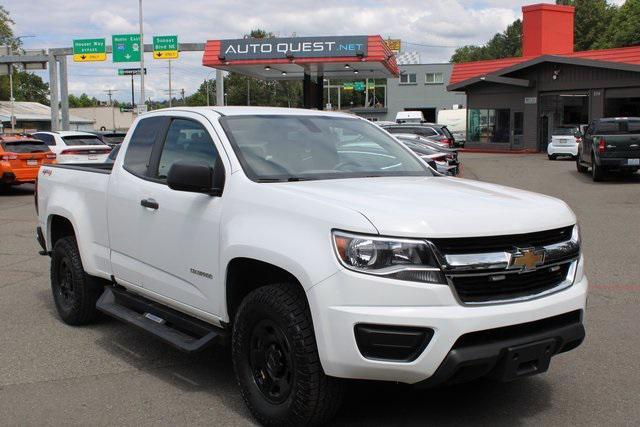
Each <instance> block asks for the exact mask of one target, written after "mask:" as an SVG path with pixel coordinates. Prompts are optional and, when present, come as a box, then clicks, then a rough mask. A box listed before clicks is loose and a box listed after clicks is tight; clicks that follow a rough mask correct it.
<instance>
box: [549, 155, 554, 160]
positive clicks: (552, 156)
mask: <svg viewBox="0 0 640 427" xmlns="http://www.w3.org/2000/svg"><path fill="white" fill-rule="evenodd" d="M548 157H549V160H555V159H556V155H555V154H549V155H548Z"/></svg>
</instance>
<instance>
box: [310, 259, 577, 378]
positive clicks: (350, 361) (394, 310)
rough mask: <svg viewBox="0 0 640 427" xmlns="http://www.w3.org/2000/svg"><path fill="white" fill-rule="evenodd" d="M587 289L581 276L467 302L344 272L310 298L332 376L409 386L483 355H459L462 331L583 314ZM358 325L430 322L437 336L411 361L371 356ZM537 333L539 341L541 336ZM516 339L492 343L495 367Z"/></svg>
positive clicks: (444, 290) (442, 290) (424, 287)
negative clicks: (545, 291) (540, 292)
mask: <svg viewBox="0 0 640 427" xmlns="http://www.w3.org/2000/svg"><path fill="white" fill-rule="evenodd" d="M581 263H582V262H581ZM587 288H588V282H587V279H586V277H584V276H583V277H582V279H581V280H580V281H579V282H576V283H574V284H573V285H572V286H571V287H569V288H567V289H565V290H562V291H560V292H557V293H555V294H552V295H548V296H546V297H543V298H539V299H534V300H530V301H526V302H518V303H511V304H500V305H492V306H477V307H469V306H462V305H460V304H459V303H458V302H457V301H456V299H455V297H454V295H453V293H452V292H451V290H450V288H449V287H448V286H443V285H428V284H423V283H411V282H402V281H397V280H391V279H380V278H376V277H373V276H366V275H362V274H358V273H354V272H350V271H346V270H341V271H339V272H338V273H336V274H334V275H333V276H331V277H329V278H328V279H326V280H324V281H323V282H321V283H319V284H317V285H316V286H314V287H312V288H311V289H309V291H308V295H307V296H308V300H309V305H310V308H311V314H312V316H313V323H314V328H315V335H316V340H317V342H318V351H319V354H320V360H321V363H322V366H323V368H324V370H325V372H326V374H327V375H330V376H335V377H340V378H354V379H368V380H383V381H397V382H403V383H408V384H415V383H420V382H423V381H425V380H427V379H429V378H430V377H433V378H435V380H432V381H431V382H430V383H426V384H427V385H433V384H434V383H441V382H445V381H447V380H448V379H450V377H451V375H454V374H455V372H456V371H457V368H456V369H453V368H451V367H449V368H446V371H439V368H440V367H441V366H445V367H446V366H447V365H450V366H454V367H457V366H459V363H457V362H456V358H457V360H458V361H459V362H461V363H462V362H464V361H468V360H473V359H474V358H475V355H477V354H480V353H478V351H481V350H482V349H479V350H478V349H475V350H474V349H471V350H468V349H467V350H466V351H465V356H464V358H462V359H460V356H459V354H460V352H458V355H456V354H455V353H453V352H452V350H455V349H454V345H455V344H456V342H457V341H458V340H459V339H460V337H462V336H463V335H465V334H469V333H472V332H477V331H486V330H491V329H496V328H504V327H509V326H513V325H520V324H525V323H528V322H534V321H539V320H542V319H547V318H550V317H554V316H560V315H563V314H566V313H570V312H575V311H581V312H582V311H584V309H585V305H586V298H587ZM360 324H374V325H388V326H398V327H414V328H429V329H431V330H433V336H432V337H431V339H430V341H429V342H428V344H427V345H426V347H425V348H424V350H422V351H421V353H420V354H419V355H418V356H417V357H416V358H415V359H413V360H411V361H408V362H400V361H388V360H375V359H368V358H365V357H364V356H363V355H362V354H361V352H360V350H359V349H358V345H357V342H356V338H355V333H354V329H355V327H356V325H360ZM581 327H582V326H581V324H580V326H579V327H578V329H576V330H577V331H578V334H577V335H575V334H573V335H572V337H573V338H571V339H570V341H574V342H575V341H576V340H577V341H578V344H579V342H580V341H581V340H582V338H580V336H579V335H580V334H579V329H580V328H581ZM576 330H574V332H575V331H576ZM552 335H553V334H552ZM529 338H531V337H527V336H526V334H525V335H522V336H519V337H516V340H517V342H518V343H523V342H529ZM532 339H534V340H536V339H537V336H534V337H533V338H532ZM511 345H513V342H506V341H505V342H498V343H497V344H496V345H493V346H492V348H491V349H490V351H489V352H490V353H491V354H490V357H492V358H494V362H493V364H494V365H496V364H497V363H498V361H499V360H498V356H499V355H500V354H501V353H502V352H503V350H504V349H506V348H507V347H509V346H511ZM561 348H562V345H558V346H557V349H556V350H557V351H560V349H561ZM482 351H486V349H484V350H482ZM452 354H453V355H452ZM484 354H485V356H486V354H487V353H484ZM452 357H453V358H454V359H453V360H454V362H451V360H452V359H451V358H452ZM481 358H482V357H481ZM447 360H449V362H447ZM451 363H453V365H451ZM443 372H445V373H444V374H443ZM451 372H453V373H454V374H451Z"/></svg>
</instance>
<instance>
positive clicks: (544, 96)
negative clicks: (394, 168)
mask: <svg viewBox="0 0 640 427" xmlns="http://www.w3.org/2000/svg"><path fill="white" fill-rule="evenodd" d="M522 14H523V23H522V26H523V37H522V38H523V40H522V52H523V56H521V57H517V58H504V59H497V60H488V61H475V62H467V63H460V64H454V67H453V72H452V75H451V79H450V82H449V86H447V89H448V90H449V91H463V92H465V93H466V95H467V105H468V108H467V141H466V142H467V146H469V147H474V146H477V147H482V148H484V149H492V148H495V149H501V150H503V149H518V150H519V149H525V150H530V151H544V150H546V146H547V143H548V141H549V139H550V137H551V135H552V134H553V133H554V132H557V131H558V128H561V127H574V128H578V127H579V125H584V124H588V123H589V122H591V121H592V120H595V119H598V118H601V117H614V116H640V46H631V47H623V48H616V49H602V50H590V51H583V52H574V51H573V33H574V8H573V7H572V6H560V5H553V4H535V5H530V6H524V7H523V8H522Z"/></svg>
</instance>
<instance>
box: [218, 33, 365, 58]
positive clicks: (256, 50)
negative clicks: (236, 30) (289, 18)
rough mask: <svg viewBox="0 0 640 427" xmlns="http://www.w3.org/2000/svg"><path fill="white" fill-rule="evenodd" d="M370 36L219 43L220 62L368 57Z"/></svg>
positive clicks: (240, 40) (292, 38)
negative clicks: (289, 58)
mask: <svg viewBox="0 0 640 427" xmlns="http://www.w3.org/2000/svg"><path fill="white" fill-rule="evenodd" d="M367 40H368V38H367V36H337V37H287V38H272V39H234V40H221V41H220V44H221V45H220V59H224V60H226V61H233V60H241V59H285V58H288V57H293V58H329V57H345V56H346V57H348V56H360V55H362V56H367Z"/></svg>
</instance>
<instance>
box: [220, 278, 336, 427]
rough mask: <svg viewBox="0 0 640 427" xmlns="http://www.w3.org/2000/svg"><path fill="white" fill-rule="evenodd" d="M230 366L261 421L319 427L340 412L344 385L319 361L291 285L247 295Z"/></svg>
mask: <svg viewBox="0 0 640 427" xmlns="http://www.w3.org/2000/svg"><path fill="white" fill-rule="evenodd" d="M232 354H233V365H234V368H235V373H236V378H237V381H238V384H239V386H240V390H241V393H242V397H243V398H244V401H245V402H246V404H247V406H248V407H249V410H250V411H251V413H252V414H253V415H254V417H256V419H257V420H258V421H259V422H260V423H262V424H264V425H296V426H297V425H318V424H323V423H326V422H327V421H329V420H330V419H331V418H332V417H333V415H334V414H335V413H336V411H337V410H338V408H339V406H340V403H341V400H342V396H343V388H344V384H343V381H342V380H339V379H337V378H331V377H328V376H326V375H325V373H324V371H323V370H322V366H321V365H320V359H319V356H318V350H317V347H316V340H315V335H314V332H313V325H312V320H311V313H310V312H309V306H308V304H307V300H306V297H305V295H304V293H303V292H302V291H301V290H299V289H298V288H297V285H294V284H287V283H285V284H278V285H269V286H265V287H262V288H259V289H257V290H255V291H253V292H251V293H250V294H249V295H247V296H246V297H245V299H244V300H243V301H242V304H241V305H240V308H239V309H238V312H237V314H236V316H235V323H234V327H233V337H232Z"/></svg>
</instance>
